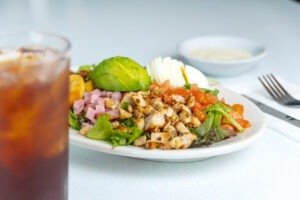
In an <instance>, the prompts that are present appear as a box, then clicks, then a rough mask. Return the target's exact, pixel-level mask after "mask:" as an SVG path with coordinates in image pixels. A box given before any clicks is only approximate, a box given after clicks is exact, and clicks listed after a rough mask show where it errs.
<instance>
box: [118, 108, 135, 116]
mask: <svg viewBox="0 0 300 200" xmlns="http://www.w3.org/2000/svg"><path fill="white" fill-rule="evenodd" d="M119 111H120V118H121V119H128V118H130V117H132V114H131V113H130V112H127V111H126V110H124V109H122V108H119Z"/></svg>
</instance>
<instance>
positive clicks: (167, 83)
mask: <svg viewBox="0 0 300 200" xmlns="http://www.w3.org/2000/svg"><path fill="white" fill-rule="evenodd" d="M159 88H160V90H161V92H165V91H167V90H168V89H170V81H169V80H166V81H165V82H163V83H162V84H161V85H160V87H159Z"/></svg>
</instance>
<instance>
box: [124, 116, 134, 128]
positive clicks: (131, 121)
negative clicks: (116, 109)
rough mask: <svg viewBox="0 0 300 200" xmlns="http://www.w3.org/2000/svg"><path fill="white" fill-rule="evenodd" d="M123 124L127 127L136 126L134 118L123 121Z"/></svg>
mask: <svg viewBox="0 0 300 200" xmlns="http://www.w3.org/2000/svg"><path fill="white" fill-rule="evenodd" d="M121 124H122V125H123V126H125V127H128V128H129V127H133V126H134V125H135V124H134V121H133V119H132V118H128V119H124V120H122V121H121Z"/></svg>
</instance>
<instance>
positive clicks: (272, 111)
mask: <svg viewBox="0 0 300 200" xmlns="http://www.w3.org/2000/svg"><path fill="white" fill-rule="evenodd" d="M243 96H244V97H246V98H247V99H249V100H250V101H252V102H253V103H254V104H255V105H257V107H259V108H260V109H261V110H262V111H263V112H265V113H267V114H269V115H271V116H273V117H276V118H278V119H281V120H283V121H286V122H288V123H290V124H292V125H294V126H297V127H299V128H300V120H298V119H295V118H294V117H292V116H290V115H287V114H285V113H283V112H280V111H279V110H276V109H274V108H271V107H270V106H267V105H266V104H264V103H262V102H260V101H257V100H255V99H253V98H251V97H249V96H247V95H243Z"/></svg>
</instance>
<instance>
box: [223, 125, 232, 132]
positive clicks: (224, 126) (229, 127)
mask: <svg viewBox="0 0 300 200" xmlns="http://www.w3.org/2000/svg"><path fill="white" fill-rule="evenodd" d="M221 127H222V128H223V129H225V130H227V131H229V132H231V133H233V132H234V127H233V126H232V125H230V124H222V125H221Z"/></svg>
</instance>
